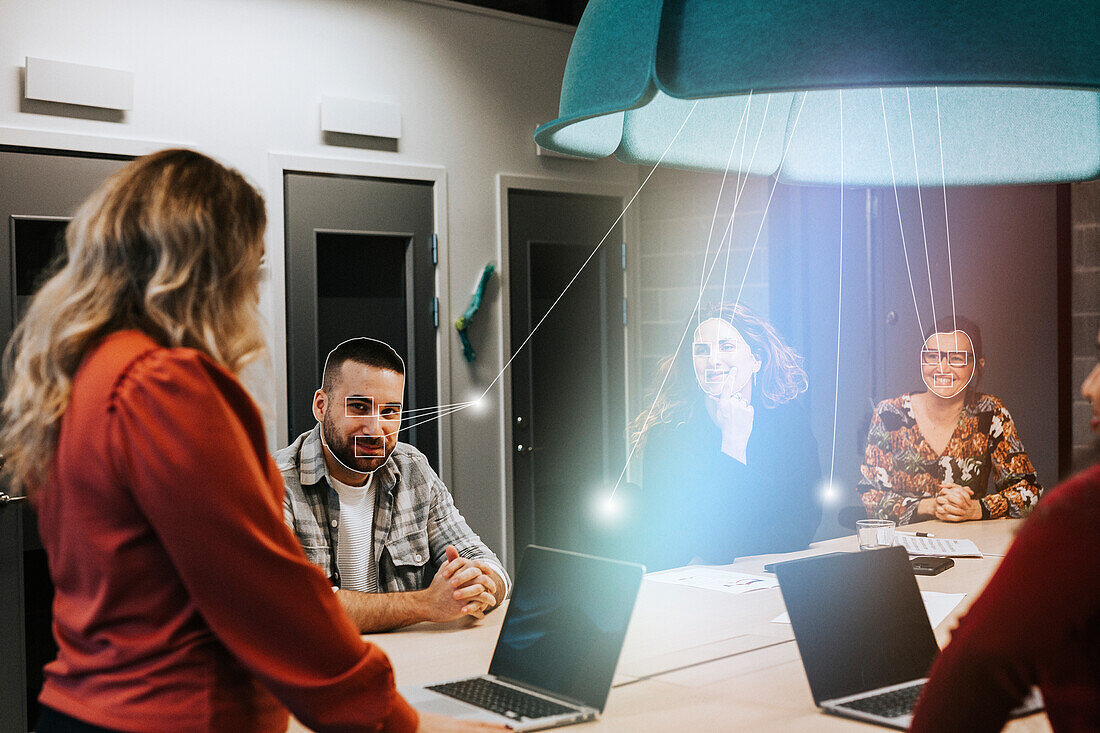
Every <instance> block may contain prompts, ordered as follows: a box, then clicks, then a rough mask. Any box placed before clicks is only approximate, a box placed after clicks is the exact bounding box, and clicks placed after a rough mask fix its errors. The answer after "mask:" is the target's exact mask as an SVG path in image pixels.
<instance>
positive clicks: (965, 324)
mask: <svg viewBox="0 0 1100 733" xmlns="http://www.w3.org/2000/svg"><path fill="white" fill-rule="evenodd" d="M935 328H936V330H935V331H933V332H932V333H952V332H954V331H962V332H963V333H965V334H966V335H967V336H969V337H970V343H971V344H973V345H974V361H977V360H978V359H982V358H984V352H983V351H982V329H980V328H979V327H978V324H977V323H974V321H972V320H970V319H969V318H967V317H966V316H944V317H943V318H941V319H940V320H938V321H936V326H935ZM928 335H929V336H931V335H932V334H928Z"/></svg>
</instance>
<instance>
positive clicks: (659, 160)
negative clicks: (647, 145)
mask: <svg viewBox="0 0 1100 733" xmlns="http://www.w3.org/2000/svg"><path fill="white" fill-rule="evenodd" d="M698 106H699V102H698V101H696V102H695V104H693V105H691V109H690V110H688V113H687V116H686V117H684V121H683V122H682V123H681V124H680V129H679V130H677V131H676V134H675V135H673V136H672V140H670V141H669V143H668V147H666V148H665V151H664V152H663V153H661V157H660V158H658V159H657V162H656V163H655V164H654V166H653V168H652V169H651V170H650V171H649V175H647V176H646V177H645V180H644V181H642V184H641V185H640V186H638V190H637V191H635V192H634V195H633V196H631V197H630V201H628V202H627V203H626V206H625V207H623V211H622V213H621V214H619V216H618V217H616V219H615V222H614V223H613V224H612V225H611V228H610V229H608V230H607V234H604V235H603V237H602V238H601V239H600V241H599V242H598V243H597V244H596V246H595V247H594V248H593V249H592V253H591V254H589V255H588V259H586V260H585V261H584V262H583V263H582V264H581V266H580V269H579V270H577V273H576V274H575V275H573V277H572V278H571V279H570V280H569V282H568V283H566V285H565V289H564V290H562V291H561V295H559V296H558V297H557V298H556V299H555V300H554V302H553V303H551V304H550V308H549V309H548V310H547V311H546V313H545V314H544V315H543V316H542V318H540V319H539V322H538V323H536V324H535V327H534V328H532V329H531V332H530V333H528V334H527V338H525V339H524V340H523V343H522V344H520V345H519V348H517V349H516V351H515V353H514V354H512V356H511V357H510V358H509V359H508V361H507V362H506V363H505V364H504V367H503V368H502V369H501V370H500V373H498V374H497V375H496V377H494V378H493V381H491V382H489V386H488V387H486V388H485V391H484V392H482V394H481V396H482V397H484V396H485V395H487V394H489V390H491V389H492V388H493V385H494V384H496V383H497V382H498V381H500V378H501V377H502V376H504V372H505V371H507V369H508V367H509V366H511V365H512V362H513V361H515V359H516V357H517V356H519V354H520V352H521V351H523V348H524V347H525V346H527V343H528V342H529V341H530V340H531V337H532V336H534V335H535V332H536V331H538V330H539V327H540V326H542V324H543V323H545V322H546V319H547V318H548V317H549V316H550V314H551V313H552V312H553V311H554V308H555V307H556V306H557V304H558V303H559V302H561V299H562V298H563V297H565V294H566V293H567V292H569V288H570V287H572V285H573V283H574V282H576V281H577V278H578V277H580V276H581V273H582V272H584V268H585V267H587V266H588V263H589V262H590V261H591V260H592V258H593V257H595V256H596V253H597V252H599V251H600V247H602V246H603V243H604V242H605V241H606V240H607V238H608V237H610V236H611V232H613V231H615V227H617V226H618V225H619V222H620V221H622V218H623V217H624V216H626V212H627V211H628V210H629V209H630V205H631V204H633V203H634V200H635V199H636V198H638V194H640V193H641V192H642V189H643V188H645V185H646V184H647V183H649V179H650V178H651V177H652V176H653V173H654V172H655V171H656V170H657V168H658V167H659V166H660V165H661V162H662V161H663V160H664V159H665V156H666V155H668V151H669V150H671V149H672V146H673V144H674V143H675V142H676V139H677V138H678V137H680V133H681V132H683V130H684V126H685V125H687V123H688V120H690V119H691V114H692V113H693V112H694V111H695V108H696V107H698Z"/></svg>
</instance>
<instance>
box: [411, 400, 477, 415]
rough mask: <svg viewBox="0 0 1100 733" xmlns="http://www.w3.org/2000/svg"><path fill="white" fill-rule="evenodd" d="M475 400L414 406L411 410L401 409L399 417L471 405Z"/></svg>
mask: <svg viewBox="0 0 1100 733" xmlns="http://www.w3.org/2000/svg"><path fill="white" fill-rule="evenodd" d="M475 402H476V400H467V401H465V402H452V403H451V404H449V405H432V406H431V407H415V408H413V409H411V410H402V411H401V417H403V418H404V417H408V416H410V415H422V414H424V413H428V412H439V411H441V410H447V409H450V408H452V407H466V406H467V405H473V404H474V403H475Z"/></svg>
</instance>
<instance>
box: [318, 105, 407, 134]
mask: <svg viewBox="0 0 1100 733" xmlns="http://www.w3.org/2000/svg"><path fill="white" fill-rule="evenodd" d="M321 130H322V131H323V132H337V133H343V134H346V135H366V136H370V137H383V138H391V139H394V140H396V139H398V138H400V137H401V105H398V104H394V103H392V102H376V101H366V100H362V99H346V98H343V97H321Z"/></svg>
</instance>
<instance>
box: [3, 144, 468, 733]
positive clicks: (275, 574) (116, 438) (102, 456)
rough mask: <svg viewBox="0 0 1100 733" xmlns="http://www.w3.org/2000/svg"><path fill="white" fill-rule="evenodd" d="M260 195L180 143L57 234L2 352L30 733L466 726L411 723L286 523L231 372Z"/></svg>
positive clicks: (241, 338)
mask: <svg viewBox="0 0 1100 733" xmlns="http://www.w3.org/2000/svg"><path fill="white" fill-rule="evenodd" d="M264 225H265V213H264V204H263V200H262V198H261V197H260V195H259V194H258V193H257V192H256V191H255V189H253V188H252V187H251V186H250V185H249V184H248V183H247V182H246V181H245V180H244V178H243V177H242V176H241V175H240V174H239V173H237V172H236V171H232V170H229V169H227V168H225V167H223V166H221V165H220V164H218V163H217V162H215V161H214V160H212V159H210V158H208V157H206V156H204V155H201V154H199V153H196V152H192V151H187V150H165V151H162V152H159V153H156V154H153V155H150V156H146V157H144V158H141V159H139V160H137V161H135V162H134V163H133V164H131V165H129V166H127V167H126V168H124V169H123V170H121V171H120V172H118V173H117V174H115V175H114V176H113V177H111V178H110V179H109V180H108V181H107V182H106V183H105V184H104V185H103V187H102V188H101V189H100V190H99V191H98V192H97V193H95V194H94V195H93V196H92V197H91V198H90V199H89V200H88V201H87V202H85V203H84V205H83V206H82V207H81V209H80V211H79V212H78V213H77V216H76V218H75V219H74V220H73V221H72V223H71V224H70V225H69V227H68V230H67V233H66V255H67V256H66V260H65V262H64V265H63V266H62V267H61V268H60V269H59V270H57V271H56V273H55V274H54V275H53V276H52V277H51V278H50V279H49V280H48V281H47V282H46V283H45V284H44V285H43V286H42V288H41V289H40V290H39V292H38V293H37V294H36V295H35V297H34V299H33V301H32V303H31V304H30V307H29V309H28V311H27V315H26V317H25V318H24V319H23V321H22V322H21V323H20V324H19V326H18V327H17V329H16V331H15V334H14V335H13V337H12V340H11V343H10V344H9V347H8V351H7V354H6V359H5V375H6V381H7V387H8V390H7V394H6V397H5V399H4V402H3V408H2V410H3V427H2V428H0V446H2V448H0V449H2V450H3V452H4V453H5V454H6V455H7V458H8V462H7V469H8V471H9V472H10V473H11V474H12V481H13V486H14V488H16V489H17V490H21V491H25V492H26V493H27V494H28V496H29V497H30V498H31V501H32V502H33V504H34V506H35V508H36V509H37V512H38V522H39V530H40V533H41V535H42V541H43V544H44V545H45V548H46V552H47V556H48V558H49V568H50V576H51V578H52V580H53V582H54V586H55V596H54V604H53V631H54V636H55V638H56V640H57V645H58V655H57V659H55V660H54V661H53V662H50V663H49V664H48V665H46V668H45V684H44V686H43V689H42V694H41V696H40V698H39V699H40V700H41V702H42V704H43V714H42V717H41V718H40V720H39V722H38V725H37V727H36V730H37V731H39V733H54V732H57V731H102V730H114V731H158V732H160V731H233V732H234V733H240V732H248V731H256V732H260V731H263V732H268V731H271V732H274V731H284V730H286V727H287V721H288V712H287V709H288V708H289V710H290V711H292V712H293V713H294V714H295V715H296V716H298V718H299V719H300V720H301V721H302V722H303V723H305V724H306V725H308V726H309V727H311V728H313V729H315V730H318V731H394V732H403V731H414V730H417V729H418V726H419V730H423V731H427V730H434V731H441V730H465V729H467V728H470V729H474V727H473V726H466V725H464V724H460V723H457V722H456V721H449V720H446V719H440V718H431V717H430V716H423V718H420V719H419V721H418V716H417V713H416V712H415V711H414V710H413V709H412V708H411V707H409V705H408V703H407V702H406V701H405V700H404V699H403V698H402V697H401V696H400V695H399V694H398V693H397V691H396V689H395V687H394V678H393V670H392V669H391V667H390V663H389V660H388V659H387V658H386V656H385V655H384V654H383V653H382V652H381V651H380V650H378V649H377V648H375V647H373V646H371V645H369V644H366V643H364V642H363V641H362V639H361V638H360V637H359V635H358V634H357V632H356V630H355V628H354V627H353V626H352V624H351V623H350V621H349V619H348V618H347V616H346V615H344V613H343V611H342V610H341V608H340V605H339V603H338V602H337V600H336V598H335V597H334V596H333V594H332V591H331V589H330V587H329V585H328V582H327V580H326V579H325V577H324V576H323V575H322V574H321V573H320V572H319V571H318V570H316V569H315V568H314V567H313V566H312V565H311V564H310V563H309V562H308V561H307V560H306V558H305V556H304V555H303V554H302V551H301V549H300V547H299V546H298V542H297V540H296V539H295V538H294V535H293V534H292V533H291V532H290V530H289V529H287V527H286V525H285V524H284V522H283V514H282V496H283V482H282V477H281V476H280V474H279V471H278V469H276V467H275V463H274V462H273V461H272V459H271V457H270V456H269V455H268V453H267V449H266V441H265V438H264V430H263V423H262V419H261V416H260V413H259V410H258V409H257V408H256V405H255V404H254V403H253V401H252V399H251V398H250V397H249V395H248V393H247V392H246V390H245V389H244V388H243V387H242V385H241V384H240V382H238V380H237V377H236V375H237V374H238V373H240V371H241V369H242V368H243V367H244V366H245V365H246V364H247V363H248V362H249V361H251V360H252V359H254V358H255V357H256V356H257V355H259V354H260V353H261V352H262V350H263V347H264V342H263V338H262V336H261V333H260V330H259V326H258V320H257V317H256V308H257V303H258V284H259V272H260V259H261V257H262V254H263V230H264Z"/></svg>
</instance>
